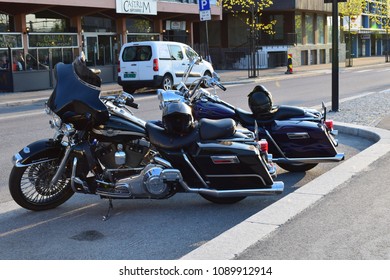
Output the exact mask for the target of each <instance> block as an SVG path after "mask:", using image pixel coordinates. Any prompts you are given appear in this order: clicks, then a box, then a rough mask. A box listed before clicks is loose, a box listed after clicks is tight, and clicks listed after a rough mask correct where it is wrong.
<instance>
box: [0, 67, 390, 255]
mask: <svg viewBox="0 0 390 280" xmlns="http://www.w3.org/2000/svg"><path fill="white" fill-rule="evenodd" d="M382 70H383V69H382ZM375 71H376V70H373V71H372V72H375ZM380 73H382V74H380ZM386 74H388V72H387V70H386V71H382V72H377V73H374V74H372V76H371V80H370V79H367V80H365V77H367V76H370V75H371V71H369V72H365V73H359V72H358V71H356V72H355V71H346V72H345V73H342V74H341V75H345V77H344V79H345V80H349V79H351V80H358V81H359V84H360V83H361V84H362V85H364V87H363V86H361V85H360V86H359V85H357V83H353V84H350V85H348V84H344V83H342V84H341V89H342V90H341V91H342V95H341V98H344V97H350V96H351V95H352V94H353V93H354V92H355V94H363V93H366V92H371V91H373V90H378V91H379V90H383V89H386V88H387V85H385V83H384V82H383V85H382V87H378V86H376V85H377V84H378V83H377V82H378V81H382V80H383V81H386ZM380 75H383V76H382V77H381V76H380ZM373 77H375V79H373ZM329 79H330V74H325V75H323V76H316V77H306V78H300V79H289V80H282V81H267V82H265V83H264V85H266V87H267V88H269V89H270V90H271V91H272V93H273V95H274V101H275V103H277V104H281V103H283V104H291V105H293V104H299V105H302V106H313V105H319V103H320V102H319V100H321V101H322V100H324V101H327V100H329V99H330V94H329V87H330V86H329V85H328V84H329ZM373 84H375V86H374V85H373ZM252 88H253V84H248V85H241V86H230V87H229V89H228V92H226V93H220V97H221V98H223V99H224V100H226V101H228V102H230V103H232V104H235V105H237V106H240V107H241V108H244V109H245V108H246V93H248V92H250V90H251V89H252ZM357 88H359V89H360V90H359V91H358V90H357ZM291 89H294V93H292V92H291ZM136 99H137V100H138V102H139V103H140V108H142V109H140V110H138V111H137V112H136V114H137V116H139V117H141V118H143V119H146V120H147V119H155V118H159V117H160V111H159V110H156V108H158V106H157V99H156V97H155V95H152V94H142V95H139V96H136ZM297 100H298V101H297ZM299 100H300V101H299ZM297 102H298V103H297ZM25 109H28V110H26V111H23V113H17V114H14V113H11V112H9V111H7V112H5V113H3V114H0V127H1V128H2V129H1V132H0V137H1V139H2V144H3V149H2V151H1V162H0V163H1V166H2V167H3V168H2V169H1V173H0V175H1V178H0V195H1V196H0V197H1V200H0V203H1V205H0V228H1V230H0V238H1V239H2V242H1V243H0V259H176V258H179V257H180V256H182V255H184V254H186V253H188V252H189V251H191V250H192V249H194V248H196V247H198V246H199V245H201V244H203V243H204V242H206V241H208V240H210V239H212V238H213V237H215V236H217V235H219V234H220V233H222V232H224V231H226V230H227V229H229V228H231V227H232V226H234V225H235V224H237V223H239V222H240V221H242V220H244V219H246V218H247V217H249V216H251V215H252V214H254V213H256V212H258V211H260V210H261V209H264V208H265V207H267V206H268V205H270V204H271V203H273V202H274V201H276V200H277V199H279V198H280V197H281V196H270V197H251V198H247V199H245V200H243V201H242V202H240V203H238V204H235V205H228V206H226V205H225V206H221V205H214V204H211V203H209V202H207V201H205V200H203V199H202V198H201V197H200V196H198V195H188V194H180V195H176V196H174V197H173V198H171V199H169V200H162V201H145V200H136V201H123V200H122V201H114V211H113V213H112V217H111V219H109V220H108V221H106V222H102V221H101V218H102V216H103V215H105V213H106V210H107V207H108V204H107V202H106V201H102V200H100V199H99V198H98V197H97V196H86V195H80V194H77V195H75V196H74V197H72V198H71V199H70V200H69V201H68V202H67V203H65V204H64V205H62V206H61V207H58V208H57V209H54V210H51V211H46V212H39V213H34V212H30V211H26V210H24V209H20V208H19V207H18V206H17V205H15V203H13V202H12V201H11V200H10V197H9V194H8V190H7V181H8V174H9V171H10V168H11V164H10V160H9V159H10V157H11V156H12V154H13V153H15V152H16V151H17V150H19V149H20V148H22V147H23V146H24V145H25V144H27V143H29V142H32V141H34V140H36V139H40V138H44V137H50V136H51V135H52V131H51V130H50V129H49V128H48V117H47V116H45V115H44V114H41V113H40V112H39V111H42V108H41V107H34V106H33V107H28V108H25ZM339 140H340V142H341V145H340V147H339V149H338V150H339V151H343V152H345V153H346V154H347V157H350V156H352V155H353V154H356V153H357V152H359V151H360V150H362V149H364V148H365V147H367V146H368V145H369V144H370V143H368V142H367V141H361V139H357V138H353V137H350V136H345V135H340V137H339ZM4 147H6V148H4ZM332 166H334V164H321V165H320V166H318V167H316V168H315V169H313V170H311V171H310V172H307V173H306V174H304V173H299V174H290V173H286V172H284V171H283V170H282V169H279V171H280V172H279V177H278V179H279V180H282V181H284V182H285V186H286V192H285V194H284V195H286V194H288V193H290V192H292V191H294V190H295V189H296V188H299V187H300V186H302V185H304V184H305V183H307V182H308V181H310V180H311V179H312V178H315V177H317V176H318V175H320V174H321V173H323V172H326V171H327V170H328V169H329V168H331V167H332ZM183 217H185V219H184V218H183ZM64 248H66V249H64Z"/></svg>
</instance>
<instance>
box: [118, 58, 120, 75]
mask: <svg viewBox="0 0 390 280" xmlns="http://www.w3.org/2000/svg"><path fill="white" fill-rule="evenodd" d="M120 71H121V62H120V60H119V61H118V73H119V72H120Z"/></svg>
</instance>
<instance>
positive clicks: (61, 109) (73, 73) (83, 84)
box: [47, 60, 109, 129]
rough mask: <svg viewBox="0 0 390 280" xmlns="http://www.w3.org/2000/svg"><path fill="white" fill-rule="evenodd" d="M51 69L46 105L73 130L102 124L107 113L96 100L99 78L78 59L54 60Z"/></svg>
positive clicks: (98, 90)
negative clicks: (53, 77) (51, 85)
mask: <svg viewBox="0 0 390 280" xmlns="http://www.w3.org/2000/svg"><path fill="white" fill-rule="evenodd" d="M84 67H85V68H84ZM55 70H56V71H55V73H56V80H57V84H56V87H55V88H54V90H53V93H52V94H51V96H50V98H49V100H48V102H47V106H48V107H49V108H50V109H51V110H52V111H53V112H54V113H55V114H56V115H57V116H59V117H60V118H61V119H62V120H63V121H64V122H67V123H72V124H73V125H74V126H75V127H76V129H84V128H86V127H87V126H94V125H98V124H102V123H105V122H106V121H107V120H108V117H109V114H108V110H107V108H106V106H105V105H104V104H103V102H102V101H101V100H100V99H99V95H100V82H99V77H97V76H96V75H95V74H93V73H92V71H91V70H89V69H88V68H87V67H86V66H84V65H83V64H82V62H81V61H78V60H75V62H73V63H72V64H64V63H58V64H56V67H55Z"/></svg>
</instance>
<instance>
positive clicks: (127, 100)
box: [100, 92, 138, 109]
mask: <svg viewBox="0 0 390 280" xmlns="http://www.w3.org/2000/svg"><path fill="white" fill-rule="evenodd" d="M100 98H101V99H102V100H107V101H111V102H112V103H113V104H115V105H117V106H121V105H126V106H129V107H132V108H134V109H138V103H135V102H134V97H133V96H132V95H131V94H129V93H126V92H123V93H122V94H120V95H118V96H113V95H110V96H101V97H100Z"/></svg>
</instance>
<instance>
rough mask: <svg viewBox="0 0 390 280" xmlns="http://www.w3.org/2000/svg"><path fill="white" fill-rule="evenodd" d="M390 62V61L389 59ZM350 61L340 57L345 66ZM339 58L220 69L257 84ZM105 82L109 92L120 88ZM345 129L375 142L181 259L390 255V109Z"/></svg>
mask: <svg viewBox="0 0 390 280" xmlns="http://www.w3.org/2000/svg"><path fill="white" fill-rule="evenodd" d="M384 60H385V59H384V57H366V58H358V59H354V66H353V67H362V68H364V67H366V66H372V65H376V64H380V63H385V61H384ZM389 65H390V64H389ZM344 67H345V65H344V64H343V63H341V64H340V69H343V68H344ZM331 69H332V67H331V64H320V65H309V66H299V67H296V68H293V74H285V71H286V69H285V67H280V68H274V69H266V70H260V71H259V72H258V76H257V77H251V78H248V72H247V71H246V70H237V71H227V70H225V71H218V73H219V74H220V76H221V81H222V82H223V83H225V84H229V83H252V82H256V83H257V82H261V81H265V80H268V79H289V78H293V77H294V78H296V77H297V76H304V75H319V74H321V73H324V71H329V70H331ZM120 90H121V88H120V87H119V86H118V85H117V84H103V85H102V92H104V93H111V92H118V91H120ZM50 93H51V90H42V91H34V92H16V93H0V107H7V106H18V105H22V104H29V103H34V102H38V101H43V100H46V99H47V98H48V97H49V95H50ZM337 129H339V131H340V132H341V133H346V134H352V135H355V136H359V137H362V138H366V139H369V140H372V141H373V142H375V143H374V144H373V145H372V146H370V147H369V148H367V149H366V150H363V151H362V152H360V153H359V154H357V155H355V156H354V157H352V158H349V159H348V160H346V161H344V162H342V163H341V164H339V165H338V166H337V167H335V168H333V169H331V170H330V171H328V172H327V173H325V174H323V175H321V176H319V177H318V178H316V179H314V180H313V181H311V182H310V183H308V184H306V185H304V186H302V187H301V188H299V189H298V190H296V191H295V192H294V193H292V194H289V195H288V196H286V197H284V198H282V199H280V200H279V201H278V202H276V203H274V204H272V205H271V206H269V207H268V208H266V209H264V210H263V211H261V212H259V213H256V214H255V215H253V216H251V217H249V218H248V219H247V220H245V221H243V222H241V223H240V224H238V225H236V226H235V227H233V228H231V229H230V230H228V231H226V232H224V233H222V234H221V235H219V236H217V237H216V238H214V239H212V240H210V241H209V242H207V243H205V244H203V245H202V246H200V247H198V248H197V249H195V250H194V251H192V252H190V253H189V254H187V255H185V256H183V257H182V258H181V259H183V260H185V259H192V260H196V259H201V260H206V259H214V260H217V259H218V260H225V259H253V260H255V259H256V260H257V259H298V258H303V259H390V236H389V234H388V229H387V228H388V225H389V224H390V215H389V214H390V210H389V209H390V208H389V207H388V201H390V200H389V199H390V188H389V187H388V186H389V185H390V173H389V172H388V171H389V166H390V115H387V116H385V117H384V118H383V119H382V120H381V121H380V122H379V123H378V124H377V127H365V126H358V125H353V124H348V123H337Z"/></svg>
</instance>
